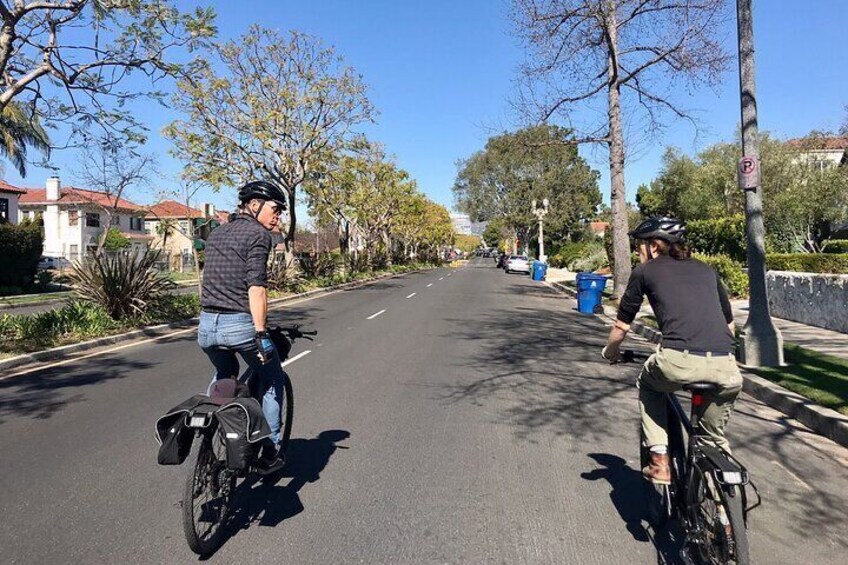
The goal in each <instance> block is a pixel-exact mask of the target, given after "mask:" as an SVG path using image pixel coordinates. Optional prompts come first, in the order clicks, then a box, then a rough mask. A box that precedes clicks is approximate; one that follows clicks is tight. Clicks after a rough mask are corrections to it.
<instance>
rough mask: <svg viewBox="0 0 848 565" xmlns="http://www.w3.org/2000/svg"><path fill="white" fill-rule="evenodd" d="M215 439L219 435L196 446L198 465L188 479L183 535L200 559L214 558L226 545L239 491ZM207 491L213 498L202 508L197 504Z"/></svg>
mask: <svg viewBox="0 0 848 565" xmlns="http://www.w3.org/2000/svg"><path fill="white" fill-rule="evenodd" d="M215 435H217V431H211V432H209V433H207V434H204V435H203V437H202V438H201V441H199V442H195V443H196V444H198V445H197V448H196V455H195V459H194V465H193V466H192V467H191V468H190V470H189V473H188V475H187V476H186V482H185V490H184V491H183V504H182V507H183V508H182V509H183V532H184V533H185V538H186V542H188V546H189V548H190V549H191V550H192V551H193V552H194V553H196V554H198V555H200V556H207V555H210V554H211V553H212V552H214V551H215V550H216V549H217V548H218V547H219V545H220V544H221V542H222V541H223V535H224V528H225V526H226V521H227V517H228V516H229V512H230V505H231V502H232V496H233V490H234V489H235V480H236V479H235V474H233V473H232V472H231V471H229V470H228V469H227V464H226V455H225V454H224V456H223V457H221V456H220V455H219V454H216V453H215V449H214V446H213V441H214V439H213V436H215ZM221 449H222V450H223V449H224V447H223V445H221ZM222 453H223V451H222ZM222 479H223V481H224V482H223V483H222V482H221V481H222ZM207 490H208V491H209V494H211V496H210V497H209V498H208V500H206V501H205V502H201V504H200V507H198V505H197V504H196V500H197V499H199V498H200V497H202V496H203V495H204V493H205V492H206V491H207ZM198 511H199V512H198ZM204 518H207V520H203V519H204ZM210 518H211V520H210ZM204 522H206V523H208V526H207V527H204V526H203V523H204Z"/></svg>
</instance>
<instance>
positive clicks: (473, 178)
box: [453, 125, 601, 241]
mask: <svg viewBox="0 0 848 565" xmlns="http://www.w3.org/2000/svg"><path fill="white" fill-rule="evenodd" d="M571 137H572V136H571V130H568V129H566V128H561V127H558V126H549V125H540V126H532V127H528V128H524V129H522V130H519V131H516V132H513V133H505V134H502V135H499V136H495V137H492V138H490V139H489V141H488V142H487V143H486V147H485V149H483V150H482V151H479V152H477V153H475V154H474V155H472V156H471V157H470V158H469V159H467V160H465V161H461V162H460V163H459V172H458V174H457V179H456V182H455V183H454V187H453V192H454V198H455V199H456V204H457V208H458V209H459V210H461V211H463V212H466V213H467V214H469V216H471V219H472V220H474V221H481V220H490V221H491V220H495V219H497V220H499V221H500V222H502V225H503V226H504V227H505V228H507V229H509V230H512V231H513V233H515V234H517V235H518V236H519V238H521V239H525V240H526V237H527V234H528V233H529V231H530V229H531V228H532V226H534V225H535V222H536V220H535V217H534V216H533V213H532V210H531V202H532V201H533V200H537V201H538V202H541V201H542V200H543V199H544V198H548V199H549V201H550V208H549V213H548V215H547V216H546V217H545V229H546V231H547V232H548V237H549V238H550V239H551V240H553V241H557V240H564V239H568V238H571V237H572V236H574V235H575V234H577V233H579V232H580V231H581V229H582V225H583V222H584V221H585V220H586V219H589V218H591V217H593V216H594V215H595V212H596V210H597V208H598V206H599V205H600V204H601V193H600V190H599V189H598V173H597V171H594V170H593V169H591V168H590V167H589V165H588V164H587V163H586V161H585V160H584V159H582V158H581V157H580V156H579V155H578V154H577V147H576V146H575V145H573V144H570V143H569V141H570V139H571Z"/></svg>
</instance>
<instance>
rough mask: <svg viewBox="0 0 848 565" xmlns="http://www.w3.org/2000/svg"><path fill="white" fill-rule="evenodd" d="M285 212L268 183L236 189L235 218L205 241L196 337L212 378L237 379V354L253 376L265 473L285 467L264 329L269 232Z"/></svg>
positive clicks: (274, 371) (273, 368) (276, 362)
mask: <svg viewBox="0 0 848 565" xmlns="http://www.w3.org/2000/svg"><path fill="white" fill-rule="evenodd" d="M285 210H286V197H285V194H284V193H283V192H282V191H281V190H280V189H279V188H278V187H277V186H275V185H273V184H271V183H270V182H266V181H254V182H250V183H247V184H246V185H244V186H243V187H242V188H241V189H240V190H239V214H237V215H236V217H235V218H234V219H233V220H232V221H230V222H229V223H227V224H224V225H223V226H221V227H220V228H218V229H216V230H214V231H213V232H212V233H211V234H210V236H209V239H208V240H207V242H206V263H205V265H204V272H203V286H202V289H201V295H200V305H201V313H200V325H199V327H198V333H197V341H198V343H199V344H200V347H201V348H202V349H203V351H204V353H206V355H208V356H209V360H210V361H212V364H213V365H214V366H215V371H216V374H215V379H228V378H237V377H238V373H239V363H238V359H237V357H236V355H237V354H238V355H240V356H241V358H242V359H244V361H245V362H246V363H247V364H248V365H249V366H250V367H251V368H252V369H254V371H255V374H256V375H257V376H258V377H259V386H260V393H261V398H262V411H263V413H264V414H265V418H266V419H267V420H268V425H269V426H270V427H271V437H270V440H269V441H268V443H267V444H265V445H263V448H262V454H261V456H260V465H261V467H262V470H263V471H265V472H268V473H270V472H274V471H276V470H278V469H280V468H282V467H283V465H284V464H285V461H284V459H283V453H282V451H281V450H280V449H279V443H280V401H281V394H282V390H283V388H282V387H283V379H284V377H283V369H282V367H281V365H280V356H279V354H278V353H277V350H276V348H275V347H274V343H273V342H272V341H271V338H270V336H269V335H268V328H267V315H268V289H267V287H268V272H267V265H268V255H269V253H270V251H271V245H272V239H271V230H273V229H274V228H275V227H277V224H278V223H279V221H280V214H282V212H284V211H285Z"/></svg>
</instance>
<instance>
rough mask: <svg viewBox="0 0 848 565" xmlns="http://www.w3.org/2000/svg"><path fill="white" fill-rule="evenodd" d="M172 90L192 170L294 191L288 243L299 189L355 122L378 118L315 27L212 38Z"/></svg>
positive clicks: (178, 149) (219, 182) (205, 177)
mask: <svg viewBox="0 0 848 565" xmlns="http://www.w3.org/2000/svg"><path fill="white" fill-rule="evenodd" d="M178 87H179V92H178V94H177V95H176V96H175V98H174V105H175V106H176V108H177V109H179V110H181V111H183V112H184V113H185V114H186V118H185V119H182V120H177V121H175V122H173V123H172V124H170V125H169V126H168V127H167V128H165V133H166V135H167V136H168V137H169V138H170V139H171V140H172V141H173V143H174V146H175V149H174V153H175V154H176V155H177V156H178V157H179V158H181V159H182V160H183V161H185V163H186V164H187V166H186V175H187V176H188V177H189V178H192V179H197V180H202V181H205V182H208V183H209V184H210V185H212V186H213V187H215V188H220V187H229V186H238V185H239V184H241V183H242V182H244V181H246V180H250V179H255V178H257V177H259V178H263V179H265V180H268V181H270V182H272V183H274V184H276V185H277V186H279V187H280V188H281V189H282V190H283V191H285V192H286V194H287V195H288V203H289V206H288V213H289V225H288V233H287V235H286V245H287V247H288V249H291V245H292V242H293V240H294V237H295V232H296V230H297V217H296V209H297V203H298V198H297V193H298V188H299V187H300V185H301V184H302V183H303V182H304V181H305V180H306V179H307V178H308V177H309V176H310V175H311V174H312V173H315V172H318V171H324V170H326V166H325V163H324V160H325V159H326V158H327V156H328V155H332V154H334V153H341V152H342V151H343V150H344V149H345V148H346V147H347V146H348V145H349V144H350V143H351V142H352V140H353V138H354V137H355V134H354V132H353V128H354V127H355V126H357V125H359V124H361V123H363V122H369V121H372V119H373V116H374V113H375V111H374V108H373V106H372V105H371V102H370V101H369V100H368V98H367V96H366V92H365V90H366V89H365V84H364V83H363V81H362V78H361V76H360V75H359V74H357V73H356V72H355V71H354V70H353V69H352V68H350V67H348V66H345V65H344V63H343V61H342V59H341V57H340V56H339V55H338V54H337V53H336V52H335V50H334V49H333V48H331V47H325V46H323V45H322V43H321V42H320V41H319V40H318V39H316V38H314V37H311V36H309V35H306V34H303V33H300V32H294V31H293V32H290V33H289V34H287V35H284V34H280V33H278V32H276V31H272V30H268V29H264V28H261V27H258V26H252V27H251V28H250V30H249V31H248V32H247V33H246V34H245V35H243V36H241V37H240V38H238V39H236V40H233V41H228V42H224V43H216V44H214V46H213V47H212V49H211V50H210V51H209V53H208V57H207V60H206V61H205V62H204V64H203V65H201V66H200V67H199V69H197V72H196V73H195V74H193V75H191V76H186V77H185V78H184V79H183V80H180V81H179V83H178Z"/></svg>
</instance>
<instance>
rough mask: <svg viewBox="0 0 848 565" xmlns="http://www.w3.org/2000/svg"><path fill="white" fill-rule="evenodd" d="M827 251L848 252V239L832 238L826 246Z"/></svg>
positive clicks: (825, 250)
mask: <svg viewBox="0 0 848 565" xmlns="http://www.w3.org/2000/svg"><path fill="white" fill-rule="evenodd" d="M824 252H825V253H831V254H833V253H848V239H831V240H830V241H828V242H827V245H826V246H825V248H824Z"/></svg>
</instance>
